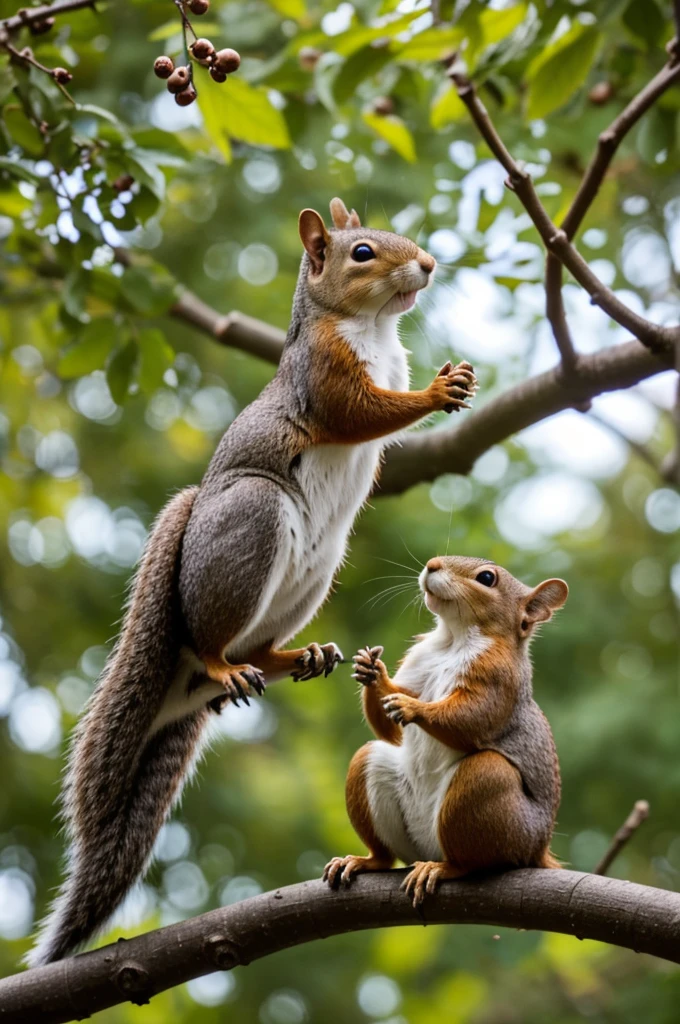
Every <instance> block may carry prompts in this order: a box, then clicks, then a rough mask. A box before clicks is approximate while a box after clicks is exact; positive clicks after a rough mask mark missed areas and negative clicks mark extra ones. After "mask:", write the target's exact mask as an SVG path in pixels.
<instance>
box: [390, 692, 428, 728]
mask: <svg viewBox="0 0 680 1024" xmlns="http://www.w3.org/2000/svg"><path fill="white" fill-rule="evenodd" d="M381 704H382V706H383V711H384V712H385V714H386V715H387V717H388V718H391V719H392V721H393V722H396V723H397V725H409V724H410V723H411V722H415V720H416V718H417V715H418V705H419V704H420V701H419V700H417V699H416V698H415V697H409V695H408V694H407V693H391V694H390V695H389V697H383V699H382V701H381Z"/></svg>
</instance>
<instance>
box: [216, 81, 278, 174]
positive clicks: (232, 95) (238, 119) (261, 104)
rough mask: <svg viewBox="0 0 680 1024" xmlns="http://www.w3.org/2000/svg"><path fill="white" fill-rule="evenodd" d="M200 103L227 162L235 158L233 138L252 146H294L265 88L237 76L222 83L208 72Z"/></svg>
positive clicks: (275, 147) (217, 144)
mask: <svg viewBox="0 0 680 1024" xmlns="http://www.w3.org/2000/svg"><path fill="white" fill-rule="evenodd" d="M198 105H199V107H200V108H201V113H202V114H203V120H204V125H205V130H206V132H207V133H208V135H209V136H210V138H211V139H212V141H213V142H214V144H215V145H216V146H217V148H218V149H219V150H220V152H221V153H222V155H223V156H224V158H225V160H226V161H227V163H229V161H230V160H231V146H230V145H229V138H230V137H231V138H234V139H239V141H241V142H248V143H250V145H251V146H272V147H273V148H274V149H288V148H289V147H290V136H289V134H288V126H287V124H286V121H285V118H284V116H283V114H282V113H281V111H280V110H277V109H276V107H274V106H273V105H272V103H271V102H270V100H269V96H268V94H267V90H266V89H265V88H263V87H254V86H252V85H248V83H247V82H244V81H243V79H240V78H235V77H234V76H230V78H229V80H228V81H227V82H225V83H224V84H221V85H218V84H217V83H216V82H213V81H212V80H211V79H210V78H209V77H208V76H207V75H206V76H205V79H204V81H203V82H202V83H201V84H200V87H199V92H198Z"/></svg>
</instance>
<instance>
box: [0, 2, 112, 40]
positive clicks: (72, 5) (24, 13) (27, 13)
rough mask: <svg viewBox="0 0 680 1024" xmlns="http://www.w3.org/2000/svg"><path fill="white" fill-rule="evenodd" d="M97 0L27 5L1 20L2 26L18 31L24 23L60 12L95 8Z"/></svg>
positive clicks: (51, 16)
mask: <svg viewBox="0 0 680 1024" xmlns="http://www.w3.org/2000/svg"><path fill="white" fill-rule="evenodd" d="M94 5H95V0H57V2H56V3H53V4H44V5H43V6H42V7H25V8H23V9H22V10H21V12H20V13H19V14H13V15H12V17H11V18H4V19H3V20H2V21H0V28H4V29H5V31H6V32H16V31H17V29H20V28H22V27H23V26H24V25H32V24H33V23H34V22H36V21H44V20H45V18H53V17H54V16H55V15H58V14H70V13H71V12H72V11H79V10H82V8H83V7H91V8H92V10H94V9H95V7H94Z"/></svg>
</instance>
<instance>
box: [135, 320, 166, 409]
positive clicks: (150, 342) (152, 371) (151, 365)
mask: <svg viewBox="0 0 680 1024" xmlns="http://www.w3.org/2000/svg"><path fill="white" fill-rule="evenodd" d="M138 341H139V353H140V360H139V372H138V374H137V379H138V381H139V386H140V388H141V389H142V391H144V392H145V393H146V394H151V393H152V392H153V391H155V390H156V389H157V388H159V387H160V386H161V384H162V383H163V374H164V373H165V371H166V370H167V369H168V368H169V367H170V366H172V363H173V361H174V358H175V353H174V351H173V349H172V346H171V345H169V344H168V342H167V341H166V340H165V335H164V334H163V332H162V331H160V330H159V329H158V328H157V327H149V328H147V329H146V330H144V331H140V333H139V338H138Z"/></svg>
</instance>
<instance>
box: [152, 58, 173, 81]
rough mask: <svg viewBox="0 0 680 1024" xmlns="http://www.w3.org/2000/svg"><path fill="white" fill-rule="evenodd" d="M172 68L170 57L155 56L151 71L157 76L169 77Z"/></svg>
mask: <svg viewBox="0 0 680 1024" xmlns="http://www.w3.org/2000/svg"><path fill="white" fill-rule="evenodd" d="M174 70H175V65H174V63H173V60H172V57H156V59H155V61H154V62H153V73H154V75H156V77H157V78H170V75H171V74H172V73H173V71H174Z"/></svg>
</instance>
